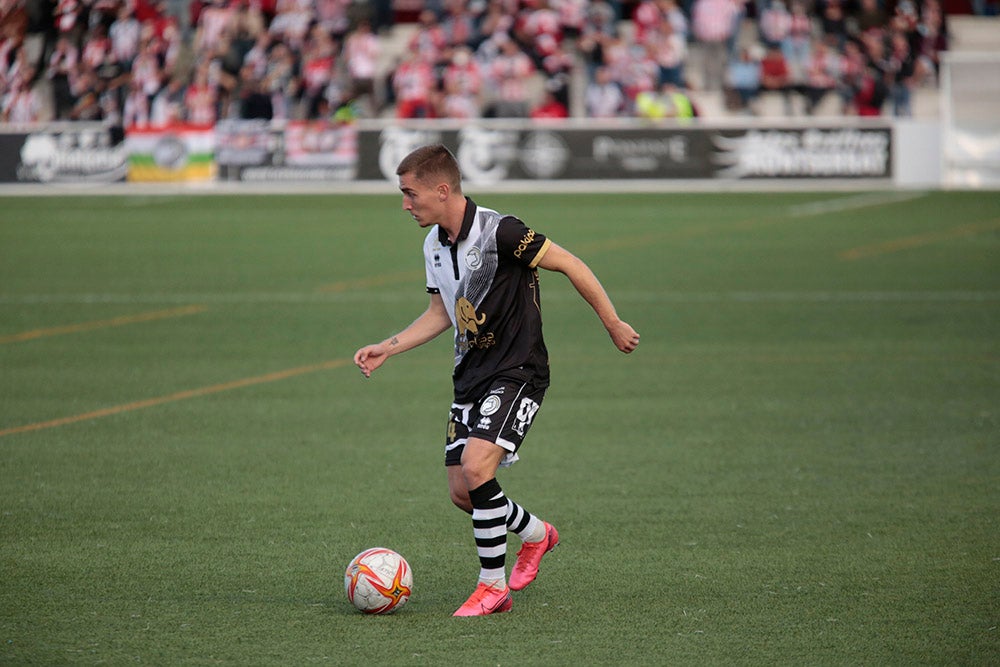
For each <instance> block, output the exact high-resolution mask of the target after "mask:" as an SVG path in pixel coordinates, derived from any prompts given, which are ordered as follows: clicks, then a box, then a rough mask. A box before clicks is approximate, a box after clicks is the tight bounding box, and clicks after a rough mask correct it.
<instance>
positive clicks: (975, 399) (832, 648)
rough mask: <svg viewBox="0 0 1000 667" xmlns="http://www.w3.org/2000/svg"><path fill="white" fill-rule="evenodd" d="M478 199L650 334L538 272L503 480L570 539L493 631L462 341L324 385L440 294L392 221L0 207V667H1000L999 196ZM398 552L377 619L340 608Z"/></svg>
mask: <svg viewBox="0 0 1000 667" xmlns="http://www.w3.org/2000/svg"><path fill="white" fill-rule="evenodd" d="M473 196H474V197H475V198H476V199H477V200H479V201H481V203H483V204H485V205H488V206H491V207H493V208H497V209H499V210H505V211H510V212H513V213H516V214H519V215H521V216H522V217H523V218H524V219H525V220H526V221H528V223H529V224H531V225H532V226H534V227H535V228H537V229H538V230H539V231H542V232H544V233H546V234H548V235H549V236H550V237H552V238H553V239H554V240H555V241H557V242H559V243H560V244H562V245H564V246H566V247H568V248H569V249H571V250H574V251H576V252H577V254H579V255H580V256H582V257H583V258H584V259H585V260H586V261H587V262H588V263H589V264H590V265H591V266H592V267H593V268H594V270H595V271H596V272H597V274H598V275H599V276H600V277H601V279H602V281H603V282H604V284H605V287H606V288H607V289H608V291H609V292H610V294H611V295H612V297H613V298H614V300H615V303H616V305H617V307H618V310H619V312H620V313H621V314H622V316H623V317H624V318H625V319H627V320H629V321H630V322H631V323H632V324H633V325H634V326H635V327H636V328H637V329H638V330H639V331H640V332H641V333H642V335H643V342H642V345H641V347H640V348H639V350H638V351H637V352H636V353H635V354H634V355H631V356H628V357H626V356H623V355H621V354H620V353H618V352H617V351H616V350H615V349H614V347H613V346H612V345H611V343H610V341H609V340H608V338H607V336H606V334H605V333H604V331H603V329H602V328H601V326H600V323H599V322H598V321H597V319H596V317H595V316H594V314H593V313H592V312H591V311H590V310H589V309H588V308H587V306H586V305H585V304H584V303H583V302H582V300H580V299H579V297H578V296H576V294H575V293H574V292H573V290H572V287H571V286H569V284H568V282H567V281H566V280H565V279H564V278H562V277H561V276H558V275H555V274H546V275H544V276H543V278H542V279H543V304H544V308H545V327H546V338H547V342H548V346H549V350H550V354H551V362H552V369H553V370H552V372H553V387H552V388H551V390H550V391H549V394H548V396H547V398H546V402H545V405H544V406H543V409H542V410H541V412H540V413H539V418H538V419H537V420H536V424H535V426H534V428H533V429H532V432H531V435H530V437H529V438H528V440H527V442H526V444H525V446H524V449H523V452H522V454H523V457H522V462H520V463H518V464H517V465H515V466H514V467H513V468H512V469H510V470H508V471H503V472H502V473H501V482H502V483H503V485H504V488H505V490H506V491H507V493H508V494H509V495H510V496H511V497H512V498H514V499H516V500H517V501H519V502H520V503H521V504H523V505H525V506H526V507H527V508H529V509H531V510H533V511H536V512H538V513H539V514H541V515H542V516H543V517H544V518H546V519H548V520H550V521H552V522H553V523H555V524H556V525H557V526H558V527H559V529H560V532H561V534H562V542H563V543H562V545H561V546H560V547H559V548H558V549H557V550H556V551H554V552H553V553H552V554H551V555H549V556H548V557H547V558H546V560H545V562H544V564H543V570H542V574H541V576H540V577H539V579H538V581H536V582H535V583H534V584H533V585H532V586H531V587H530V588H529V589H527V590H525V591H523V592H520V593H517V594H515V606H514V610H513V611H512V612H511V613H509V614H504V615H500V616H497V617H489V618H480V619H453V618H451V616H450V614H451V612H452V611H453V610H454V609H455V608H456V607H457V606H458V604H460V603H461V602H462V601H463V600H464V598H465V597H466V596H467V595H468V593H469V592H470V591H471V590H472V587H473V584H474V581H475V576H476V573H477V571H478V564H477V562H476V559H475V551H474V547H473V543H472V537H471V531H470V526H469V522H468V519H467V517H466V516H465V515H464V514H462V513H461V512H459V511H458V510H455V509H454V508H453V507H451V505H450V503H449V501H448V498H447V489H446V484H445V478H444V471H443V468H442V449H443V437H444V427H445V420H446V417H447V407H448V404H449V402H450V383H449V380H448V377H449V365H450V352H449V344H448V341H447V340H446V338H447V336H445V337H442V338H441V339H439V340H436V341H434V342H432V343H430V344H428V345H427V346H425V347H423V348H419V349H417V350H414V351H412V352H410V353H409V354H407V355H405V356H402V357H398V358H396V359H393V360H392V361H391V362H390V363H389V364H387V365H386V366H385V367H383V368H382V369H380V370H379V371H378V372H377V373H376V375H375V377H373V378H372V379H371V380H367V381H366V380H364V378H362V376H361V375H360V373H358V372H357V370H356V369H354V368H353V366H351V365H349V364H345V365H343V366H338V367H334V368H329V369H326V370H320V369H318V368H317V365H318V364H322V363H325V362H337V361H338V360H348V359H349V358H350V357H351V355H352V354H353V352H354V350H355V349H357V348H358V347H360V346H361V345H363V344H365V343H368V342H372V341H375V340H379V339H381V338H382V337H384V336H386V335H388V334H390V333H394V332H395V331H397V330H399V329H400V328H402V327H403V326H405V325H406V324H408V323H409V322H410V321H411V320H412V319H413V318H414V317H416V316H417V315H418V314H419V313H420V312H421V311H422V309H423V308H424V306H425V305H426V298H427V297H426V295H425V294H424V293H423V282H422V278H421V277H420V273H421V270H422V259H421V257H420V242H421V239H422V236H423V232H421V231H420V230H418V229H417V228H416V227H415V226H414V225H413V223H412V222H410V221H409V220H408V218H407V217H406V216H405V215H403V214H402V212H401V211H400V210H399V200H398V198H396V197H390V196H387V197H381V196H328V197H322V196H294V197H292V196H287V197H286V196H270V197H256V196H205V197H199V196H190V197H167V196H164V197H110V196H109V197H103V196H89V197H76V198H73V197H66V198H5V199H4V201H3V202H2V205H0V433H4V432H5V433H4V434H3V435H0V513H2V514H0V582H2V585H0V664H4V665H7V664H10V665H19V664H54V665H63V664H98V663H101V664H134V663H140V664H154V665H209V664H224V665H309V664H337V665H372V664H408V665H420V664H435V665H436V664H449V665H486V664H489V665H520V664H535V665H591V664H594V665H612V664H613V665H675V664H684V665H731V664H747V665H761V664H767V665H771V664H774V665H798V664H817V665H831V664H833V665H859V664H864V665H889V664H891V665H914V664H928V665H946V664H947V665H995V664H998V663H1000V633H998V629H997V626H998V625H1000V583H998V582H1000V521H998V517H1000V197H998V196H997V195H996V193H972V192H957V193H940V192H934V193H925V194H924V193H903V194H902V195H898V194H893V193H869V194H859V193H816V192H800V193H790V194H771V193H769V194H663V195H636V194H631V195H621V196H609V195H573V196H569V195H516V196H515V195H509V194H505V195H476V193H473ZM817 203H819V204H820V205H819V206H816V204H817ZM857 248H862V249H868V252H866V253H861V254H860V255H859V256H857V258H855V259H851V257H852V255H844V254H843V253H845V252H848V251H851V250H852V249H857ZM185 306H203V307H204V308H203V309H202V310H199V311H198V312H191V313H186V314H184V313H181V312H178V313H177V314H173V315H170V314H169V313H167V314H166V315H164V316H162V317H160V318H158V319H152V320H150V321H144V322H133V321H131V320H127V319H125V320H122V319H116V318H130V317H133V316H137V315H142V314H145V313H153V312H161V311H171V310H172V309H177V308H182V307H185ZM87 323H96V324H94V325H93V327H92V328H87V327H83V326H80V327H78V328H77V329H61V330H60V329H55V328H56V327H70V326H73V325H84V324H87ZM25 332H36V333H35V334H34V337H32V338H30V339H28V340H18V339H16V338H15V337H16V336H18V335H19V334H24V333H25ZM284 371H292V372H290V373H289V374H287V376H285V375H279V376H272V375H270V374H273V373H282V372H284ZM241 380H249V382H248V383H246V384H245V385H243V386H235V385H233V384H231V383H236V382H238V381H241ZM201 390H204V391H201ZM184 392H189V393H184ZM191 392H193V393H191ZM161 398H162V399H163V400H162V401H158V402H156V404H153V405H147V406H145V407H144V406H143V404H142V403H141V402H142V401H147V400H149V399H161ZM108 409H115V412H114V414H103V413H99V412H97V411H102V410H108ZM95 413H96V414H95ZM62 418H75V421H71V422H66V423H58V422H53V420H60V419H62ZM21 427H31V428H30V429H28V430H22V429H21ZM513 542H516V538H515V539H514V540H513ZM513 542H512V546H511V549H510V554H511V556H512V554H513V551H515V550H516V544H514V543H513ZM378 545H384V546H389V547H392V548H394V549H397V550H398V551H400V552H401V553H403V554H404V555H405V556H406V557H407V559H408V560H409V561H410V563H411V565H412V566H413V569H414V572H415V593H414V596H413V598H412V599H411V600H410V602H409V603H408V604H407V606H406V607H405V608H404V609H403V610H402V611H401V612H400V613H399V614H397V615H395V616H391V617H384V618H383V617H367V616H363V615H361V614H358V613H356V612H354V611H353V608H352V607H351V606H350V605H349V604H348V602H347V601H346V599H345V597H344V594H343V586H342V573H343V569H344V567H345V566H346V564H347V563H348V561H349V560H350V559H351V558H352V557H353V556H354V555H355V554H356V553H357V552H359V551H361V550H362V549H364V548H367V547H371V546H378ZM511 560H512V557H511V558H509V562H510V561H511Z"/></svg>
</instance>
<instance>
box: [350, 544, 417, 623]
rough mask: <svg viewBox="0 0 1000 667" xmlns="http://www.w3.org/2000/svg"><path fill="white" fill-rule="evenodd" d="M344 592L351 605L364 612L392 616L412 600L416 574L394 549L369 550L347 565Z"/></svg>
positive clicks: (377, 548) (378, 548)
mask: <svg viewBox="0 0 1000 667" xmlns="http://www.w3.org/2000/svg"><path fill="white" fill-rule="evenodd" d="M344 590H345V591H347V599H348V600H350V601H351V604H353V605H354V606H355V607H357V608H358V609H359V610H361V611H363V612H364V613H366V614H391V613H392V612H394V611H396V610H397V609H399V608H400V607H402V606H403V605H404V604H406V601H407V600H409V599H410V593H411V591H412V590H413V571H412V570H411V569H410V564H409V563H407V562H406V559H405V558H403V557H402V556H400V555H399V554H398V553H396V552H395V551H393V550H392V549H386V548H385V547H375V548H374V549H366V550H364V551H362V552H361V553H359V554H358V555H357V556H355V557H354V560H352V561H351V564H350V565H348V566H347V571H346V572H344Z"/></svg>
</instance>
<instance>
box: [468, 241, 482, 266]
mask: <svg viewBox="0 0 1000 667" xmlns="http://www.w3.org/2000/svg"><path fill="white" fill-rule="evenodd" d="M482 265H483V255H482V251H480V250H479V248H477V247H476V246H472V247H471V248H469V252H467V253H465V266H467V267H468V269H469V271H476V270H477V269H479V267H481V266H482Z"/></svg>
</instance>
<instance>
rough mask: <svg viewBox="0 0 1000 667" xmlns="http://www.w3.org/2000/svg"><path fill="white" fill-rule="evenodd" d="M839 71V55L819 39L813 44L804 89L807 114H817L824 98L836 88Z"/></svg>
mask: <svg viewBox="0 0 1000 667" xmlns="http://www.w3.org/2000/svg"><path fill="white" fill-rule="evenodd" d="M839 69H840V63H839V57H838V56H837V54H836V53H835V52H833V51H832V50H831V49H830V48H829V47H828V46H827V44H826V42H824V41H823V40H819V39H817V40H816V41H815V43H814V44H813V48H812V55H811V56H810V58H809V65H808V67H807V69H806V78H805V83H804V84H803V88H802V93H803V95H804V96H805V98H806V114H808V115H812V114H813V113H815V111H816V107H818V106H819V105H820V103H821V102H822V101H823V98H825V97H826V96H827V94H828V93H830V92H832V91H833V90H834V89H835V88H836V86H837V78H838V74H839Z"/></svg>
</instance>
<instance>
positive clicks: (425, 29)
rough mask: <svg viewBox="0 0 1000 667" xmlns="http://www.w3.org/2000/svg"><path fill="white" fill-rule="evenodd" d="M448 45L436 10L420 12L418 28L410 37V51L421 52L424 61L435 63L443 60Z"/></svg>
mask: <svg viewBox="0 0 1000 667" xmlns="http://www.w3.org/2000/svg"><path fill="white" fill-rule="evenodd" d="M447 45H448V40H447V38H446V37H445V33H444V29H443V28H442V27H441V26H440V25H438V22H437V16H436V15H435V14H434V12H432V11H431V10H429V9H425V10H423V11H422V12H420V18H419V24H418V26H417V30H416V32H414V33H413V36H412V37H411V38H410V42H409V49H410V51H412V52H414V53H417V54H419V55H420V57H421V58H422V59H423V60H424V62H426V63H429V64H431V65H434V64H436V63H438V62H439V61H440V60H441V58H442V54H443V52H444V49H445V47H446V46H447Z"/></svg>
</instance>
